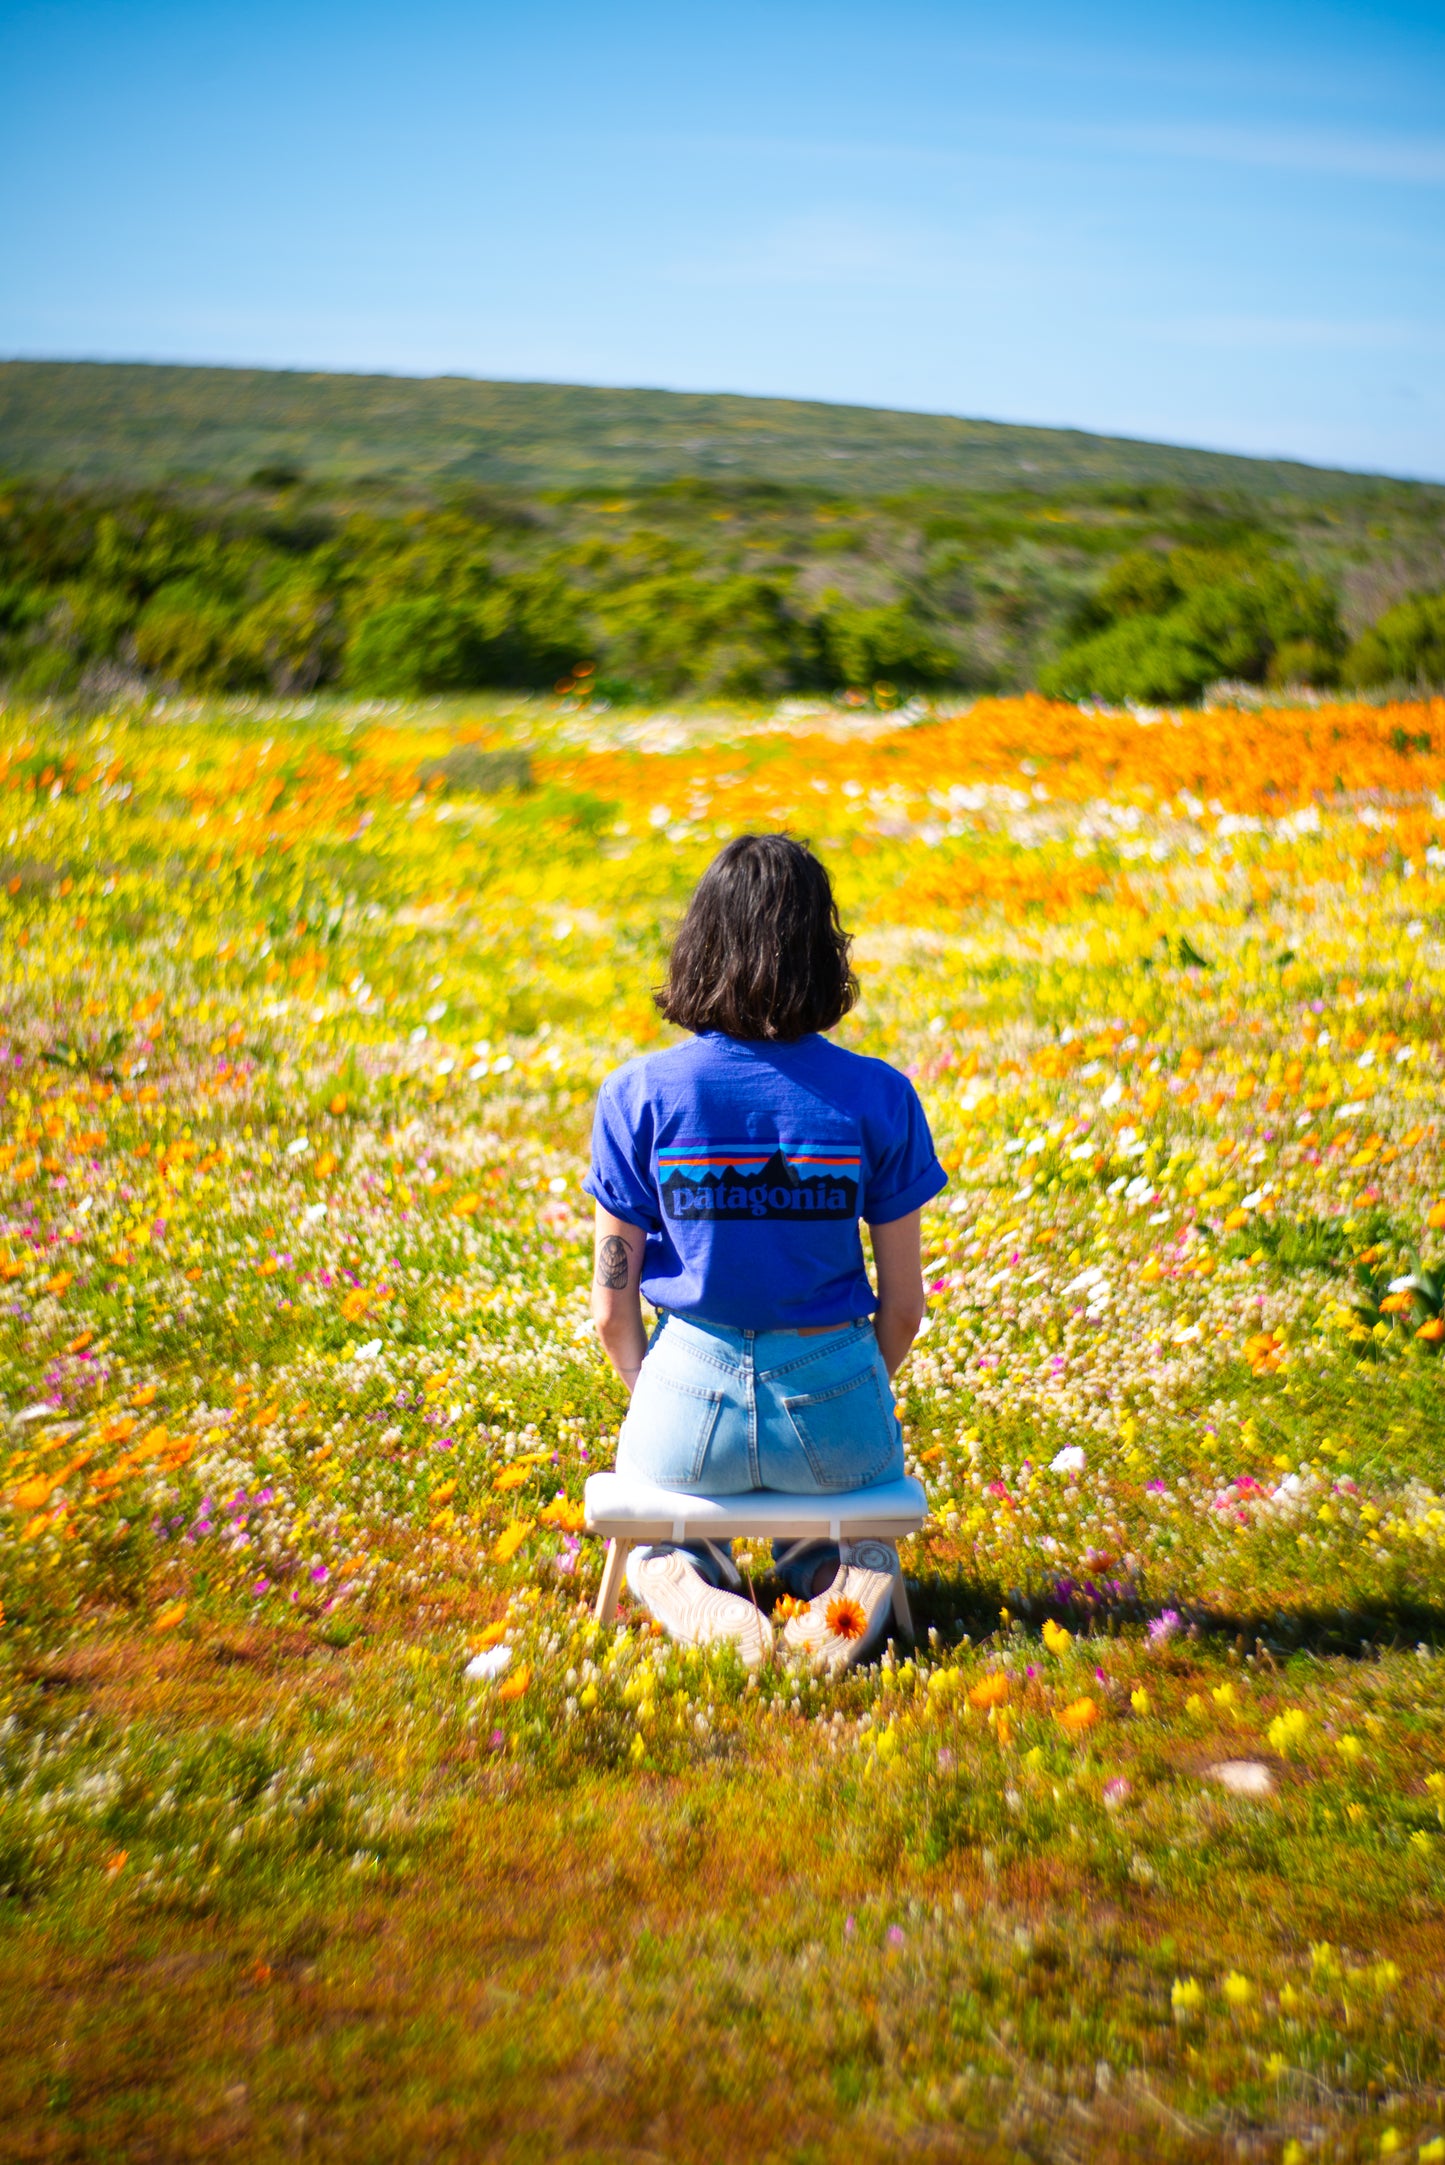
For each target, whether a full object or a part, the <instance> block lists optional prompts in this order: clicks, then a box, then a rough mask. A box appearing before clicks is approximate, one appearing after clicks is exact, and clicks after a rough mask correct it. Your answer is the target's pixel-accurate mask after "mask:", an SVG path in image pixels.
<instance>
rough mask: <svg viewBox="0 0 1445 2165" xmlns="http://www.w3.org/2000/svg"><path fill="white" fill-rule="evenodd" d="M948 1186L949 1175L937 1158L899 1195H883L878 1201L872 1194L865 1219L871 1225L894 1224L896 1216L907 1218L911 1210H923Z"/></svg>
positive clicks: (901, 1190)
mask: <svg viewBox="0 0 1445 2165" xmlns="http://www.w3.org/2000/svg"><path fill="white" fill-rule="evenodd" d="M947 1186H948V1175H947V1173H946V1172H945V1171H944V1170H943V1167H942V1166H941V1165H940V1164H939V1162H938V1160H937V1158H935V1159H934V1160H933V1162H932V1164H931V1165H929V1166H928V1167H927V1169H926V1170H925V1171H924V1172H922V1173H920V1174H919V1176H918V1178H917V1179H916V1180H915V1181H914V1182H913V1183H912V1185H911V1186H910V1187H907V1188H902V1189H900V1190H899V1192H898V1194H897V1195H888V1196H882V1197H880V1198H879V1199H878V1200H877V1201H875V1200H874V1199H873V1197H872V1196H870V1197H869V1199H868V1208H867V1210H866V1212H865V1213H864V1217H865V1221H866V1223H867V1224H869V1225H892V1223H893V1221H894V1219H895V1218H906V1217H907V1216H908V1213H909V1211H910V1210H921V1209H922V1208H923V1206H924V1204H925V1203H928V1202H931V1201H932V1200H933V1198H934V1196H935V1195H937V1194H939V1193H940V1192H941V1191H942V1190H943V1189H944V1188H946V1187H947Z"/></svg>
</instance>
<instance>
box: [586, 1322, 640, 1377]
mask: <svg viewBox="0 0 1445 2165" xmlns="http://www.w3.org/2000/svg"><path fill="white" fill-rule="evenodd" d="M594 1321H595V1322H596V1325H597V1335H598V1337H599V1338H600V1339H601V1341H602V1350H603V1352H604V1353H605V1354H606V1355H607V1358H608V1360H609V1361H611V1363H612V1365H613V1367H614V1368H615V1369H616V1370H617V1373H618V1375H619V1376H620V1377H621V1378H622V1381H623V1382H624V1383H625V1384H626V1386H627V1389H628V1391H629V1392H630V1391H631V1389H632V1387H633V1385H634V1384H635V1383H636V1381H637V1372H638V1370H639V1369H640V1368H641V1366H642V1363H643V1359H644V1357H645V1356H646V1353H647V1333H646V1331H645V1330H644V1329H643V1327H642V1311H641V1309H640V1308H639V1309H635V1310H634V1312H633V1313H632V1314H631V1315H626V1314H622V1315H619V1314H617V1313H615V1312H613V1313H610V1314H607V1315H594Z"/></svg>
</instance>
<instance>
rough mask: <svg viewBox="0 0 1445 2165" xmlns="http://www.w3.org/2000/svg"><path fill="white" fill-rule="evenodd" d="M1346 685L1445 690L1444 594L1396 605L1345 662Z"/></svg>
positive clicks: (1354, 648)
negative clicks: (1443, 688)
mask: <svg viewBox="0 0 1445 2165" xmlns="http://www.w3.org/2000/svg"><path fill="white" fill-rule="evenodd" d="M1342 675H1343V676H1344V680H1345V682H1346V683H1347V684H1358V685H1360V686H1361V687H1368V686H1370V685H1377V684H1408V685H1410V686H1412V687H1413V686H1417V685H1418V686H1421V687H1425V686H1437V685H1445V594H1416V595H1414V596H1413V597H1412V598H1411V599H1410V600H1408V601H1399V602H1396V604H1395V606H1394V608H1393V609H1387V610H1386V611H1385V613H1384V615H1383V616H1382V617H1381V618H1380V619H1379V621H1378V622H1377V623H1375V624H1373V625H1371V627H1370V629H1369V630H1368V631H1367V632H1365V633H1363V634H1362V635H1361V637H1360V638H1358V639H1357V640H1356V641H1355V643H1354V645H1353V646H1352V647H1351V648H1350V651H1349V653H1348V654H1347V655H1346V656H1345V662H1344V668H1343V671H1342Z"/></svg>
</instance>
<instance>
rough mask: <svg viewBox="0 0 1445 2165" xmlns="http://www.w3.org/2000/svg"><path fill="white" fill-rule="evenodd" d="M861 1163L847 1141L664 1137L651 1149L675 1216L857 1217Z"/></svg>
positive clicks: (665, 1200) (681, 1219)
mask: <svg viewBox="0 0 1445 2165" xmlns="http://www.w3.org/2000/svg"><path fill="white" fill-rule="evenodd" d="M860 1171H861V1160H860V1158H859V1155H858V1152H857V1151H856V1150H851V1149H849V1147H848V1146H847V1144H845V1143H798V1144H789V1145H784V1144H781V1143H768V1144H764V1145H762V1146H761V1147H760V1146H759V1145H758V1144H756V1143H720V1144H719V1143H670V1144H668V1145H666V1146H665V1147H664V1148H663V1149H661V1150H659V1151H658V1153H657V1174H658V1186H659V1192H660V1194H661V1197H662V1207H663V1209H664V1211H665V1212H666V1213H667V1215H668V1217H669V1218H671V1219H672V1220H674V1222H677V1223H685V1222H687V1221H689V1220H691V1221H692V1222H693V1223H697V1222H698V1221H700V1220H704V1219H705V1220H709V1221H711V1222H713V1223H714V1224H715V1223H717V1222H718V1221H720V1220H723V1219H741V1218H789V1219H792V1220H793V1221H794V1222H795V1223H798V1222H801V1221H803V1220H806V1219H814V1218H856V1217H857V1215H858V1179H859V1173H860Z"/></svg>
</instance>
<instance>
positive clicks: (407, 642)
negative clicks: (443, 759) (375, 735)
mask: <svg viewBox="0 0 1445 2165" xmlns="http://www.w3.org/2000/svg"><path fill="white" fill-rule="evenodd" d="M483 645H484V641H483V638H482V636H481V634H480V631H479V628H478V625H477V620H476V616H475V613H474V612H473V611H472V610H470V609H468V608H465V607H461V606H459V605H458V604H457V603H455V602H450V601H443V600H441V599H440V598H439V597H438V596H426V595H418V596H414V597H411V598H409V599H407V600H404V601H388V602H384V603H383V604H382V606H381V607H380V608H379V609H373V610H372V612H371V614H370V615H369V616H364V617H363V618H362V619H361V622H360V623H359V624H358V625H357V626H356V628H355V630H354V631H353V632H352V634H351V637H350V639H349V640H348V641H347V646H346V681H347V683H348V684H349V685H350V686H351V687H352V689H353V690H354V691H358V692H371V693H373V694H375V695H377V696H378V697H380V698H383V699H409V698H413V697H415V696H416V695H417V694H418V693H421V692H450V691H457V690H459V689H461V688H462V687H463V686H465V685H468V684H476V683H479V682H480V681H481V672H482V649H483Z"/></svg>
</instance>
